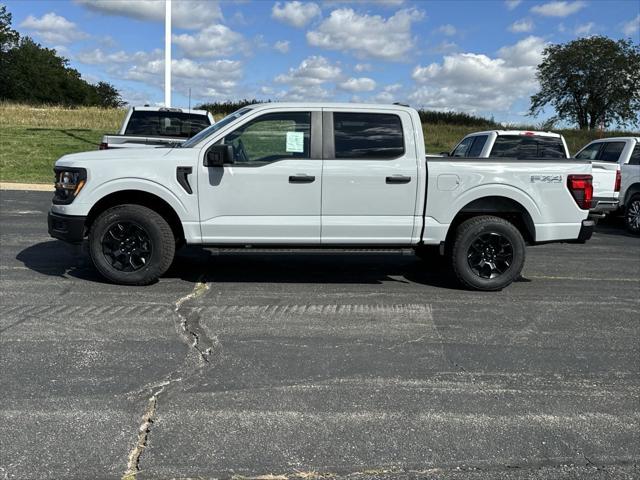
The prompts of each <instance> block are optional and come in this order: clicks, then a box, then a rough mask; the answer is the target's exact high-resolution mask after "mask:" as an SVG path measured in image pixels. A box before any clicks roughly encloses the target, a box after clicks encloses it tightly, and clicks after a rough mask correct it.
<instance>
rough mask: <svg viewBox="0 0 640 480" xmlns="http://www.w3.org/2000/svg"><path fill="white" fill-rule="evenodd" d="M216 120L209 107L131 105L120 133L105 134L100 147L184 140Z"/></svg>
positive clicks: (134, 146) (131, 146) (153, 145)
mask: <svg viewBox="0 0 640 480" xmlns="http://www.w3.org/2000/svg"><path fill="white" fill-rule="evenodd" d="M214 123H215V121H214V119H213V116H212V115H211V114H210V113H209V112H207V111H206V110H187V109H181V108H164V107H131V108H130V109H129V111H128V112H127V116H126V117H125V119H124V121H123V122H122V127H120V131H119V132H118V134H117V135H105V136H104V137H102V142H101V143H100V150H106V149H107V148H136V147H138V148H139V147H158V146H164V145H168V144H172V143H182V142H184V141H185V140H186V139H188V138H190V137H193V136H194V135H196V134H197V133H198V132H200V131H201V130H203V129H205V128H207V127H208V126H209V125H213V124H214Z"/></svg>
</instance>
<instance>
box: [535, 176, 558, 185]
mask: <svg viewBox="0 0 640 480" xmlns="http://www.w3.org/2000/svg"><path fill="white" fill-rule="evenodd" d="M540 182H542V183H562V175H531V183H540Z"/></svg>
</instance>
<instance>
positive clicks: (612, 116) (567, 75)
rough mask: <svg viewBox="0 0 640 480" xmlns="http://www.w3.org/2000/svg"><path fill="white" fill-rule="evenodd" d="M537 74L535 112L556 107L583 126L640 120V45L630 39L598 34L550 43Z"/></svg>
mask: <svg viewBox="0 0 640 480" xmlns="http://www.w3.org/2000/svg"><path fill="white" fill-rule="evenodd" d="M536 76H537V78H538V81H539V82H540V91H539V92H538V93H536V94H535V95H533V96H532V97H531V108H530V110H529V114H530V115H534V116H535V115H537V114H539V113H540V111H541V110H542V109H543V108H544V107H545V106H546V105H552V106H553V108H554V109H555V111H556V116H557V118H558V119H561V120H567V121H570V122H572V123H577V124H578V125H579V127H580V129H595V128H597V127H598V125H601V124H602V125H604V126H608V125H610V124H611V123H618V124H619V125H626V124H631V125H637V124H638V123H639V122H640V119H639V118H638V113H639V111H640V47H639V46H638V45H634V44H633V42H631V41H628V40H618V41H614V40H612V39H610V38H607V37H602V36H594V37H590V38H580V39H578V40H574V41H572V42H569V43H566V44H563V45H550V46H548V47H547V48H545V50H544V52H543V61H542V63H541V64H540V65H538V70H537V75H536Z"/></svg>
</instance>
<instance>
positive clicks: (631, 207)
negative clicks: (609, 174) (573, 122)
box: [607, 137, 640, 235]
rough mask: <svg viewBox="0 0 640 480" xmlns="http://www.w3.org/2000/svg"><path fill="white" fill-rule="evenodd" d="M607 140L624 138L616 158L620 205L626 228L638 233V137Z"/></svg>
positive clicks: (639, 200) (639, 143)
mask: <svg viewBox="0 0 640 480" xmlns="http://www.w3.org/2000/svg"><path fill="white" fill-rule="evenodd" d="M607 140H611V141H616V140H624V142H625V144H626V146H625V148H624V150H623V152H622V154H621V155H620V158H619V160H618V165H620V206H621V210H622V213H623V214H624V222H625V225H626V226H627V230H629V231H630V232H631V233H634V234H636V235H640V137H618V138H609V139H607ZM630 147H633V148H630Z"/></svg>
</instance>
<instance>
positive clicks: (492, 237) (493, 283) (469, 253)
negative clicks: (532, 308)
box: [451, 216, 526, 291]
mask: <svg viewBox="0 0 640 480" xmlns="http://www.w3.org/2000/svg"><path fill="white" fill-rule="evenodd" d="M451 252H452V253H451V261H452V266H453V271H454V273H455V275H456V277H457V279H458V281H459V282H460V283H461V284H462V285H463V286H464V287H466V288H469V289H472V290H482V291H495V290H502V289H503V288H504V287H506V286H508V285H510V284H511V283H512V282H513V281H514V280H516V279H517V278H518V277H519V276H520V272H521V271H522V267H523V266H524V260H525V255H526V252H525V243H524V239H523V238H522V235H521V234H520V231H519V230H518V229H517V228H516V227H515V226H514V225H513V224H512V223H510V222H508V221H507V220H504V219H502V218H499V217H493V216H480V217H474V218H470V219H469V220H466V221H465V222H463V223H462V224H461V225H460V226H459V227H458V229H457V231H456V233H455V239H454V241H453V248H452V250H451Z"/></svg>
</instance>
